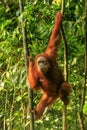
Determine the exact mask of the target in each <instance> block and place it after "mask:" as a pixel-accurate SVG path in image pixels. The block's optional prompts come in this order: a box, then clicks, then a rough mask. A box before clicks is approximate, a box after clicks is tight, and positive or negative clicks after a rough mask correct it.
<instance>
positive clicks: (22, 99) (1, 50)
mask: <svg viewBox="0 0 87 130" xmlns="http://www.w3.org/2000/svg"><path fill="white" fill-rule="evenodd" d="M49 2H50V4H51V3H52V1H51V0H50V1H49ZM49 2H48V1H45V4H44V2H43V1H34V2H32V3H30V2H28V1H27V0H26V1H25V3H26V6H25V11H24V13H23V16H24V21H25V26H26V34H27V43H28V49H29V53H30V54H31V55H32V56H33V57H35V56H36V55H37V54H38V53H40V52H43V51H44V50H45V48H46V46H47V43H48V40H49V37H50V34H51V31H52V28H53V24H54V20H55V14H56V12H57V11H58V10H60V6H58V5H53V4H51V5H50V4H48V3H49ZM8 4H9V8H8V7H5V6H4V5H3V4H2V2H0V77H1V78H0V127H2V128H3V129H4V130H5V128H6V129H9V130H11V129H12V130H27V129H29V123H30V122H29V117H28V115H27V109H28V90H27V87H26V72H25V59H24V50H23V45H22V31H21V22H20V20H21V17H20V16H19V7H18V1H15V2H13V3H11V2H8ZM11 5H12V6H11ZM63 27H64V30H65V35H66V39H67V43H68V73H69V75H68V78H69V82H70V84H71V86H72V88H73V93H72V94H71V96H70V100H71V101H70V104H69V106H68V110H67V127H68V128H67V129H70V130H79V129H80V128H79V124H78V119H77V118H78V117H77V112H79V111H80V107H81V99H82V89H83V76H84V50H85V48H84V41H85V40H84V29H85V28H84V1H81V0H75V1H74V0H71V1H67V0H66V9H65V15H64V21H63ZM63 54H64V44H63V43H62V41H61V44H60V48H59V52H58V63H59V66H60V67H61V68H62V70H63V67H64V60H63ZM34 97H35V98H34V106H36V104H37V103H38V102H39V99H40V97H41V93H38V95H37V94H36V93H34ZM86 98H87V93H86ZM86 100H87V99H86ZM62 107H63V104H62V102H61V101H60V100H58V101H57V102H56V103H55V104H54V105H53V106H52V107H51V108H50V109H48V110H47V112H46V113H45V114H44V116H43V117H42V119H41V120H39V121H37V122H36V123H35V129H36V130H37V129H41V130H58V129H59V130H62ZM86 108H87V101H86V102H85V106H84V109H83V113H84V122H87V119H86V116H87V109H86ZM85 124H86V123H85Z"/></svg>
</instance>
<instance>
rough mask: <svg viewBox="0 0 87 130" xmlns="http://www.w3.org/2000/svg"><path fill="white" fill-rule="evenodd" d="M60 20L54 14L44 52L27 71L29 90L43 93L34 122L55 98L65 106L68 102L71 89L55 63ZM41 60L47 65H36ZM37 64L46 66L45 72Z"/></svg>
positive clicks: (35, 111)
mask: <svg viewBox="0 0 87 130" xmlns="http://www.w3.org/2000/svg"><path fill="white" fill-rule="evenodd" d="M62 18H63V15H62V14H61V13H60V12H59V13H57V14H56V20H55V24H54V28H53V31H52V34H51V37H50V40H49V43H48V46H47V49H46V51H45V52H44V53H42V54H39V55H37V56H36V58H35V59H34V61H33V60H30V64H29V70H28V82H29V84H30V87H31V89H41V90H42V92H43V95H42V98H41V100H40V102H39V104H38V105H37V107H36V108H35V110H34V119H35V120H37V119H39V118H40V117H41V116H42V115H43V112H44V110H45V108H46V107H48V106H50V105H51V104H52V103H54V102H55V101H56V99H57V98H59V97H60V98H61V99H62V101H63V102H64V103H65V104H66V105H67V104H68V102H69V100H68V96H69V94H70V92H71V87H70V85H69V84H68V83H67V82H65V80H64V77H63V74H62V72H61V70H60V68H59V67H58V64H57V62H56V58H57V50H58V46H59V43H60V28H61V23H62ZM43 57H44V58H43ZM39 59H40V60H39ZM42 59H45V61H46V60H47V61H46V62H47V63H45V64H44V63H38V61H40V62H42V61H41V60H42ZM38 64H40V65H41V66H43V67H46V64H47V67H48V68H47V69H48V70H47V72H46V73H43V72H42V71H40V69H41V68H40V65H38Z"/></svg>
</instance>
